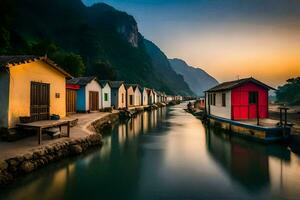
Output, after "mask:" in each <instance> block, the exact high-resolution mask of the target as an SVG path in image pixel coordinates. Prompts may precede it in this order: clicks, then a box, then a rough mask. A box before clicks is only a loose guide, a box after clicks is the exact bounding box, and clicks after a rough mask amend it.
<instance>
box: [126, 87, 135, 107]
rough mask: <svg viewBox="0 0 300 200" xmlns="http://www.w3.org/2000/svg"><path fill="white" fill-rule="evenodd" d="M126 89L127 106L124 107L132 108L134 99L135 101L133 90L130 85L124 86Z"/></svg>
mask: <svg viewBox="0 0 300 200" xmlns="http://www.w3.org/2000/svg"><path fill="white" fill-rule="evenodd" d="M125 88H126V101H127V105H126V107H127V108H128V107H133V106H134V99H135V92H134V89H133V86H132V85H130V84H125Z"/></svg>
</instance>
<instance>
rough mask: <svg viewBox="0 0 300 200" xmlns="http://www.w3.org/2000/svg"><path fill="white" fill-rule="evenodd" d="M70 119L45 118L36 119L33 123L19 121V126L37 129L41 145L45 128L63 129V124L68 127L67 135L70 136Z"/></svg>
mask: <svg viewBox="0 0 300 200" xmlns="http://www.w3.org/2000/svg"><path fill="white" fill-rule="evenodd" d="M70 124H71V121H70V120H44V121H36V122H31V123H19V124H17V126H18V127H19V128H24V129H34V130H36V131H37V136H38V144H39V145H40V144H41V142H42V131H43V129H48V128H53V127H59V130H61V127H62V126H66V127H67V137H70Z"/></svg>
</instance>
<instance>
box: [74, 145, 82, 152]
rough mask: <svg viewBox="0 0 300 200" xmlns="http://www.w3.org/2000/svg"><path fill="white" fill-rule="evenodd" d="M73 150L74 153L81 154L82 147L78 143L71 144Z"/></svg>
mask: <svg viewBox="0 0 300 200" xmlns="http://www.w3.org/2000/svg"><path fill="white" fill-rule="evenodd" d="M71 152H72V153H74V154H81V153H82V147H81V146H80V145H78V144H75V145H72V146H71Z"/></svg>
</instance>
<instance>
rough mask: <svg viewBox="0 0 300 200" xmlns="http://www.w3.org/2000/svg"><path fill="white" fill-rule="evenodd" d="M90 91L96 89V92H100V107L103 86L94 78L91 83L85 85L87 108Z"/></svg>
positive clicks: (87, 106)
mask: <svg viewBox="0 0 300 200" xmlns="http://www.w3.org/2000/svg"><path fill="white" fill-rule="evenodd" d="M90 91H94V92H98V93H99V109H100V107H101V99H102V98H101V96H102V95H101V86H100V85H99V83H98V82H97V81H96V80H92V81H91V82H90V83H88V84H87V85H86V86H85V109H86V110H89V102H90V101H89V98H90V97H89V96H90V95H89V92H90Z"/></svg>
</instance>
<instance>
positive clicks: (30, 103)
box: [0, 56, 71, 129]
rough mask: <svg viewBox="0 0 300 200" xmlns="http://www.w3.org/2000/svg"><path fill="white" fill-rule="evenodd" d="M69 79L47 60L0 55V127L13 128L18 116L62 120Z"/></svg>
mask: <svg viewBox="0 0 300 200" xmlns="http://www.w3.org/2000/svg"><path fill="white" fill-rule="evenodd" d="M70 77H71V75H69V74H68V73H67V72H65V71H64V70H62V69H61V68H59V67H58V66H57V65H56V64H54V63H53V62H52V61H51V60H49V59H48V58H47V57H37V56H0V128H1V129H11V128H15V125H16V124H17V123H19V122H20V117H27V119H29V120H31V121H38V120H46V119H49V116H50V115H52V114H56V115H59V116H60V117H65V116H66V78H70Z"/></svg>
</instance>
